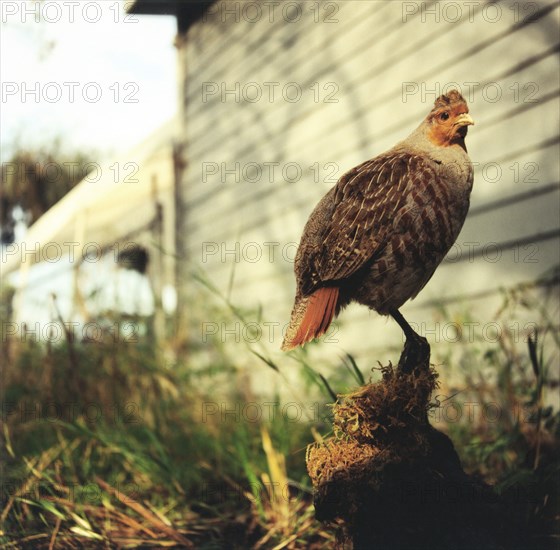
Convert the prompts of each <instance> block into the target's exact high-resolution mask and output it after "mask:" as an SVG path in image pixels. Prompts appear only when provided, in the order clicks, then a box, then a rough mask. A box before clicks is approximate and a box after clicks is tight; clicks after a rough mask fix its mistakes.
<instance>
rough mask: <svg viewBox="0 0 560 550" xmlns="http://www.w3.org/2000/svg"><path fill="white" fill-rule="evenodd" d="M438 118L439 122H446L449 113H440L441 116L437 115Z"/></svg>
mask: <svg viewBox="0 0 560 550" xmlns="http://www.w3.org/2000/svg"><path fill="white" fill-rule="evenodd" d="M439 118H440V119H441V120H447V119H448V118H449V113H447V112H445V113H441V115H439Z"/></svg>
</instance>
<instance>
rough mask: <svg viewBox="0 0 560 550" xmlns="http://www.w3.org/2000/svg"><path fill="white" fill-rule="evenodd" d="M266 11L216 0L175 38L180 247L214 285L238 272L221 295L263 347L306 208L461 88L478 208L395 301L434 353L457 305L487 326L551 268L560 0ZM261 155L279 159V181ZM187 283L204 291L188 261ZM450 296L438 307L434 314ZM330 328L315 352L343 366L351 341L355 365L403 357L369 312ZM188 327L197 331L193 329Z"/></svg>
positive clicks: (479, 329)
mask: <svg viewBox="0 0 560 550" xmlns="http://www.w3.org/2000/svg"><path fill="white" fill-rule="evenodd" d="M273 4H276V3H272V2H266V1H261V2H244V1H230V2H218V3H217V4H215V5H214V6H213V7H212V8H211V10H210V12H209V13H208V14H207V16H206V17H205V18H204V19H203V20H201V21H199V22H198V23H196V24H195V25H193V26H192V27H191V28H190V29H189V31H188V32H187V33H186V35H185V36H183V37H180V40H179V41H178V43H179V74H180V82H179V85H180V97H181V98H182V109H183V111H182V114H181V116H182V125H183V130H182V137H183V139H184V142H183V144H182V145H183V151H182V155H183V161H184V163H185V168H184V171H183V173H182V180H181V181H182V185H181V194H182V201H183V202H182V206H181V209H182V210H183V213H184V219H183V221H182V227H180V230H181V231H182V233H183V242H184V250H182V251H180V254H182V256H183V257H184V258H188V261H190V262H193V263H194V264H196V265H199V266H200V267H202V268H203V269H204V270H205V271H206V273H207V275H208V277H209V278H210V279H211V280H212V281H213V282H214V284H216V285H217V286H218V287H219V288H220V289H222V290H223V291H224V292H227V290H228V288H229V285H230V283H231V280H230V277H231V274H232V270H234V279H233V283H232V284H231V300H232V302H233V303H235V304H236V305H239V306H243V307H246V308H257V307H259V306H261V307H262V319H261V321H260V322H261V323H262V329H263V341H267V340H268V334H269V330H270V328H271V327H272V325H270V324H269V325H266V326H265V325H264V323H277V326H278V327H283V326H284V325H285V324H286V323H287V321H288V318H289V314H290V310H291V307H292V300H293V295H294V291H295V280H294V276H293V273H292V269H293V265H292V263H291V261H290V259H291V258H293V256H294V254H295V244H296V243H297V242H298V241H299V238H300V235H301V231H302V228H303V225H304V223H305V221H306V219H307V216H308V215H309V214H310V212H311V211H312V209H313V207H314V206H315V204H316V203H317V202H318V200H319V199H320V198H321V196H322V195H323V194H324V193H325V192H326V191H327V190H328V189H329V188H330V187H331V186H332V185H334V183H335V182H336V180H337V179H338V177H340V176H341V175H342V174H343V173H344V172H345V171H346V170H347V169H349V168H351V167H353V166H354V165H356V164H357V163H359V162H361V161H364V160H366V159H368V158H371V157H373V156H375V155H377V154H378V153H381V152H383V151H384V150H386V149H387V148H389V147H391V146H392V145H393V144H394V143H396V142H397V141H398V140H400V139H402V138H404V137H406V135H407V134H408V133H409V132H410V131H412V130H413V129H414V128H415V127H416V126H417V125H418V124H419V123H420V122H421V120H422V118H423V117H424V116H425V115H426V114H427V113H428V112H429V110H430V109H431V107H432V104H433V101H434V99H435V97H436V96H437V95H439V94H440V93H442V92H445V91H446V90H449V89H451V88H453V87H455V86H454V84H453V83H456V84H457V85H458V87H459V88H460V89H461V91H462V92H463V95H464V96H465V97H466V98H467V99H468V100H469V103H470V109H471V114H472V116H473V118H474V120H475V122H476V125H475V126H474V127H472V128H471V129H470V130H469V136H468V138H467V146H468V149H469V154H470V157H471V159H472V161H473V162H474V163H475V166H476V170H475V183H474V190H473V194H472V201H471V211H470V215H469V217H468V219H467V222H466V224H465V227H464V229H463V231H462V233H461V235H460V236H459V239H458V241H457V246H456V247H455V248H454V249H453V250H452V253H451V255H450V257H449V258H448V259H447V260H446V261H445V263H444V264H442V265H441V266H440V268H439V270H438V271H437V272H436V275H435V276H434V277H433V279H432V280H431V281H430V283H429V284H428V286H427V287H426V288H425V289H424V291H423V292H422V293H421V294H420V296H419V297H418V298H417V299H416V300H415V301H413V302H411V303H409V304H407V305H405V306H404V307H403V309H402V311H403V314H404V315H405V317H407V318H408V319H409V321H411V322H414V323H418V324H420V331H421V332H426V330H427V331H436V332H435V333H430V332H428V337H429V339H430V340H431V341H432V343H433V346H432V347H433V352H434V361H436V362H437V361H438V358H440V359H441V358H442V357H443V356H444V353H445V352H446V350H444V347H445V346H446V344H448V343H449V341H450V340H453V339H454V336H453V334H454V333H453V331H452V330H451V329H449V327H445V324H446V323H448V322H454V321H457V320H459V319H461V318H463V315H464V314H466V313H467V312H469V315H470V320H471V321H473V322H475V323H478V324H477V325H474V327H473V328H472V329H469V330H473V331H474V333H473V334H474V336H475V337H476V338H477V339H480V338H482V339H484V338H485V336H489V335H490V336H491V335H493V334H494V332H492V329H491V328H488V327H486V324H487V323H489V322H493V321H494V315H495V313H496V311H497V309H498V308H499V306H500V304H501V303H502V299H503V295H501V294H500V292H499V289H500V288H508V287H513V286H515V285H517V284H519V283H521V282H524V281H534V280H536V279H537V278H539V277H540V276H541V275H543V274H544V273H546V272H547V271H548V270H551V269H553V268H554V267H557V266H558V264H559V246H560V241H559V236H558V227H559V211H560V209H559V193H558V189H559V188H558V181H559V161H558V143H559V140H558V127H559V124H558V123H559V109H558V50H559V44H558V24H559V14H560V8H559V6H558V4H557V2H555V1H554V0H551V1H549V0H546V1H542V2H541V1H539V2H513V1H511V2H510V1H509V0H508V1H503V2H499V3H498V4H492V5H490V4H487V3H486V2H482V1H480V2H460V1H459V2H439V3H432V2H384V1H370V0H365V1H344V2H342V1H338V2H328V1H321V2H312V1H299V2H283V3H281V4H280V5H278V6H273ZM259 9H260V10H261V11H260V14H259ZM270 10H273V11H272V13H271V11H270ZM290 19H293V20H294V21H293V22H290V21H289V20H290ZM266 83H269V84H266ZM272 83H276V84H272ZM289 83H295V84H293V85H289ZM236 86H237V90H238V91H239V93H238V95H237V96H236V92H235V90H236ZM222 89H225V90H228V91H230V93H227V94H225V96H222V94H221V93H220V92H221V90H222ZM271 89H274V91H275V96H274V98H272V99H271V98H270V96H269V92H270V90H271ZM216 90H217V93H216ZM298 90H300V91H301V98H300V99H299V100H294V99H296V97H297V91H298ZM259 92H260V93H261V94H262V97H261V98H260V99H257V98H258V93H259ZM317 94H318V95H317ZM290 99H291V100H290ZM236 163H238V164H237V165H238V166H239V177H236V174H235V169H236ZM266 163H277V164H276V167H275V174H274V177H270V178H269V174H270V170H271V164H266ZM255 165H258V166H260V167H261V169H262V174H261V175H260V177H259V174H258V173H257V172H255ZM296 167H297V168H296ZM224 168H225V170H230V171H233V172H226V171H225V170H224ZM205 170H206V172H205ZM298 170H300V171H301V174H300V175H299V176H298ZM213 171H217V172H216V173H213ZM290 179H292V180H295V181H289V180H290ZM180 204H181V203H180ZM266 243H276V244H274V245H272V244H266ZM471 243H474V244H471ZM236 250H237V252H235V251H236ZM470 252H472V253H473V255H472V256H470ZM271 253H273V257H272V258H271V257H270V254H271ZM182 279H183V281H182V284H184V285H185V287H186V288H189V289H191V290H192V291H194V292H196V288H197V287H196V284H195V283H194V282H193V281H192V280H190V279H189V277H188V275H187V271H186V270H185V271H184V273H183V275H182ZM552 288H553V293H554V294H555V296H557V288H558V287H557V286H553V287H552ZM458 297H462V298H463V299H458ZM442 300H443V301H446V302H445V303H446V313H445V314H443V313H442V309H441V307H440V308H437V307H434V304H435V303H437V302H438V301H439V302H441V301H442ZM554 303H557V299H556V300H553V302H552V305H553V307H556V308H557V305H556V306H554ZM551 314H552V315H553V316H554V315H558V310H557V309H555V310H553V311H551ZM531 315H532V314H531V313H527V316H528V317H525V318H524V319H522V320H521V321H522V322H521V328H523V326H524V323H526V322H529V321H531V320H532V318H531ZM193 316H194V318H195V319H196V318H197V315H196V314H194V313H193ZM205 320H206V319H204V318H203V319H197V321H196V322H197V323H200V322H204V321H205ZM207 321H208V322H216V323H220V321H221V320H220V318H219V317H213V318H210V319H207ZM421 323H424V325H421ZM437 323H439V325H438V324H437ZM337 327H338V329H337V332H336V334H334V335H332V337H331V340H332V341H331V342H325V343H323V344H321V345H320V346H316V348H315V349H314V351H315V352H316V353H320V354H322V355H326V356H329V357H331V358H332V359H333V361H336V360H337V358H338V357H339V355H340V353H341V351H342V350H345V351H348V352H350V353H352V354H355V355H356V356H358V358H362V365H367V364H375V361H376V360H377V359H380V360H386V359H389V358H392V359H393V360H395V359H396V358H397V356H398V353H397V350H396V347H399V346H401V345H402V339H401V335H400V331H399V330H398V328H397V327H396V326H395V324H394V323H393V322H392V321H390V320H386V319H385V318H381V317H379V316H378V315H377V314H375V313H372V312H369V311H368V310H367V309H365V308H363V307H361V306H351V307H350V308H349V309H348V310H346V311H345V312H344V313H343V314H342V315H341V317H340V319H339V322H338V323H337ZM485 327H486V328H485ZM223 328H224V327H222V326H220V327H219V333H218V334H217V335H213V336H211V337H210V336H209V337H208V338H207V339H206V342H208V343H210V344H212V343H213V342H216V339H221V340H226V341H228V342H229V343H231V344H232V349H233V350H234V352H235V350H237V353H238V354H239V353H241V352H240V350H241V349H245V348H240V347H239V345H237V346H236V343H235V342H234V340H235V338H234V337H232V335H231V333H229V334H228V333H223ZM229 328H230V329H231V328H232V327H229ZM463 328H464V327H463ZM501 328H503V329H504V330H505V328H506V327H501ZM275 334H276V337H275V339H274V341H273V342H271V343H268V342H266V344H267V345H268V346H269V347H270V349H271V350H278V348H279V346H280V343H281V331H280V328H277V330H276V332H275ZM241 336H243V334H241ZM191 337H192V338H193V339H195V340H199V341H200V339H201V333H199V332H198V329H197V328H195V329H194V330H193V334H192V335H191ZM486 339H488V338H486ZM520 345H524V344H522V342H521V339H520ZM395 346H396V347H395ZM238 357H240V355H238ZM280 358H281V355H280V353H279V352H278V356H277V359H279V360H282V359H280ZM363 358H367V362H364V360H363ZM243 362H251V359H250V355H249V354H245V355H243Z"/></svg>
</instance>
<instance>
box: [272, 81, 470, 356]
mask: <svg viewBox="0 0 560 550" xmlns="http://www.w3.org/2000/svg"><path fill="white" fill-rule="evenodd" d="M473 124H474V121H473V119H472V117H471V116H470V114H469V107H468V105H467V102H466V100H465V99H464V97H463V96H462V95H461V93H460V92H459V91H458V90H450V91H449V92H448V93H446V94H443V95H441V96H439V97H438V98H437V99H436V100H435V102H434V106H433V108H432V110H431V111H430V112H429V114H428V115H427V116H426V117H425V118H424V120H423V121H422V123H421V124H420V125H419V126H418V127H417V128H416V129H415V130H414V131H413V132H412V133H411V134H410V135H409V136H408V137H407V138H406V139H404V140H403V141H400V142H399V143H397V144H396V145H395V146H394V147H392V148H391V149H389V150H388V151H386V152H384V153H382V154H380V155H378V156H376V157H374V158H372V159H370V160H367V161H365V162H363V163H362V164H360V165H358V166H356V167H355V168H352V169H351V170H349V171H347V172H346V173H345V174H343V175H342V176H341V177H340V179H339V180H338V181H337V183H336V184H335V185H334V187H332V188H331V189H330V191H328V192H327V194H326V195H325V196H324V197H323V198H322V199H321V200H320V201H319V203H318V204H317V206H316V207H315V209H314V210H313V212H312V213H311V215H310V217H309V219H308V221H307V223H306V225H305V227H304V230H303V234H302V237H301V240H300V243H299V247H298V249H297V253H296V257H295V261H294V272H295V276H296V283H297V289H296V296H295V301H294V306H293V309H292V313H291V317H290V322H289V324H288V327H287V329H286V331H285V336H284V340H283V343H282V350H284V351H288V350H291V349H294V348H296V347H298V346H302V345H304V344H305V343H307V342H309V341H311V340H313V339H315V338H319V337H320V336H322V335H323V334H324V333H325V332H326V331H327V329H328V327H329V326H330V324H331V322H332V321H333V319H334V318H335V317H336V316H337V315H338V314H339V313H340V311H341V310H342V309H343V308H345V307H346V306H347V305H348V304H349V303H351V302H357V303H359V304H362V305H365V306H367V307H368V308H370V309H373V310H375V311H376V312H377V313H379V314H380V315H390V316H391V317H393V319H394V320H395V321H396V322H397V323H398V324H399V326H400V327H401V329H402V330H403V332H404V334H405V336H406V339H407V341H408V339H409V338H412V339H414V338H415V337H417V336H418V335H417V334H416V332H415V331H414V330H413V329H412V328H411V326H410V325H409V324H408V323H407V321H406V320H405V318H404V317H403V316H402V314H401V313H400V311H399V308H400V307H401V306H402V305H403V304H404V303H405V302H407V301H408V300H409V299H412V298H415V297H416V296H417V295H418V293H419V292H420V291H421V290H422V288H423V287H424V286H425V285H426V283H427V282H428V281H429V280H430V278H431V277H432V275H433V274H434V272H435V270H436V268H437V266H438V265H439V264H440V262H441V261H442V260H443V258H444V257H445V255H446V254H447V252H448V251H449V250H450V248H451V247H452V246H453V244H454V243H455V241H456V239H457V237H458V235H459V232H460V231H461V228H462V226H463V223H464V221H465V218H466V216H467V212H468V209H469V203H470V195H471V190H472V187H473V179H474V178H473V167H472V163H471V161H470V159H469V156H468V153H467V147H466V145H465V137H466V135H467V131H468V127H469V126H470V125H473ZM423 340H424V341H425V339H423Z"/></svg>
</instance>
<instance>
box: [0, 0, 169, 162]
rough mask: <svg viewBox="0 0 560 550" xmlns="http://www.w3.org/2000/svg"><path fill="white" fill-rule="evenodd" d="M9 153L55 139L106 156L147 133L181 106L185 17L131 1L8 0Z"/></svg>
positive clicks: (5, 152) (2, 131) (5, 103)
mask: <svg viewBox="0 0 560 550" xmlns="http://www.w3.org/2000/svg"><path fill="white" fill-rule="evenodd" d="M0 10H1V25H2V29H1V33H0V62H1V63H0V67H1V68H0V79H1V81H2V89H1V90H2V94H1V100H0V140H1V146H2V161H6V160H7V159H8V157H9V155H10V153H11V151H12V150H13V147H14V146H16V145H17V144H18V143H19V144H21V145H24V146H41V145H44V144H47V143H49V142H51V141H52V140H53V139H55V138H61V139H62V144H63V146H65V147H68V148H69V149H70V150H76V149H78V150H83V151H85V152H90V153H93V154H94V155H97V158H98V159H99V160H103V159H104V158H106V157H107V156H112V155H113V154H117V153H119V152H123V151H126V150H128V149H130V148H131V147H132V146H134V145H135V144H136V143H139V142H141V141H143V139H144V138H145V137H147V136H148V135H149V134H150V133H151V132H152V131H154V130H155V129H157V128H158V127H159V126H160V125H161V124H163V123H164V122H165V121H166V120H168V119H170V118H172V116H173V114H174V113H175V111H176V104H177V101H176V75H175V66H176V50H175V47H174V46H173V41H174V38H175V33H176V21H175V18H174V17H171V16H147V15H140V16H136V15H135V16H132V15H127V14H125V12H124V2H122V1H117V0H97V1H93V2H89V1H88V2H83V1H82V2H80V3H78V2H76V1H74V2H72V1H66V0H56V1H53V0H43V1H41V2H38V1H22V0H18V1H10V0H2V2H0Z"/></svg>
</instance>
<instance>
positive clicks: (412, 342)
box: [398, 333, 430, 374]
mask: <svg viewBox="0 0 560 550" xmlns="http://www.w3.org/2000/svg"><path fill="white" fill-rule="evenodd" d="M429 368H430V344H428V340H426V338H424V337H423V336H420V335H418V334H416V333H414V334H413V335H409V336H408V337H407V339H406V342H405V344H404V349H403V351H402V353H401V356H400V358H399V365H398V370H399V371H400V372H402V373H406V374H410V373H412V372H414V371H419V370H429Z"/></svg>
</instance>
